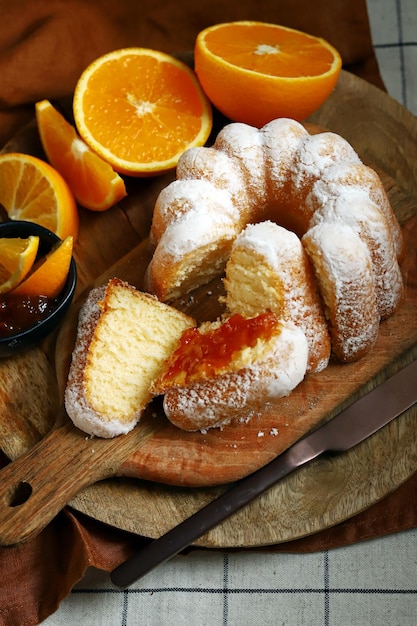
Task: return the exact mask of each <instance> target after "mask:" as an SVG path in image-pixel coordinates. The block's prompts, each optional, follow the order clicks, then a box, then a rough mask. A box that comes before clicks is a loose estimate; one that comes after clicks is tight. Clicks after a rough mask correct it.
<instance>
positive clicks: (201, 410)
mask: <svg viewBox="0 0 417 626" xmlns="http://www.w3.org/2000/svg"><path fill="white" fill-rule="evenodd" d="M279 327H280V330H279V332H278V333H277V334H276V335H274V336H273V337H272V338H271V339H270V341H269V342H268V343H267V344H266V345H265V346H264V348H263V354H262V356H261V357H260V356H259V353H258V350H256V351H255V350H254V351H253V352H254V353H255V354H256V358H254V359H253V360H252V359H251V353H252V351H251V350H249V351H246V354H247V364H246V365H245V366H243V367H240V369H238V370H235V369H234V368H233V363H231V371H230V372H228V373H227V374H224V375H222V376H217V377H216V378H213V379H210V380H203V381H202V382H196V383H193V384H191V385H188V386H187V387H175V388H172V389H170V390H168V391H167V392H166V394H165V396H164V410H165V413H166V415H167V417H168V419H169V420H170V421H171V422H172V423H173V424H175V425H176V426H178V427H179V428H181V429H184V430H190V431H195V430H206V429H208V428H215V427H221V426H224V425H226V424H228V423H230V422H231V421H232V420H235V419H239V420H243V421H246V420H248V419H250V418H251V417H252V416H253V415H256V414H257V413H260V412H261V411H263V410H264V409H265V405H266V404H267V403H268V402H271V401H273V400H276V399H278V398H281V397H283V396H286V395H288V394H289V393H291V391H292V390H293V389H294V388H295V387H296V386H297V385H298V384H299V383H300V382H301V381H302V380H303V378H304V376H305V372H306V367H307V355H308V346H307V340H306V338H305V335H304V333H303V332H302V331H301V329H299V328H297V327H296V326H294V324H292V323H291V322H288V323H285V322H281V323H280V325H279Z"/></svg>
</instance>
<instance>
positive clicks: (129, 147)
mask: <svg viewBox="0 0 417 626" xmlns="http://www.w3.org/2000/svg"><path fill="white" fill-rule="evenodd" d="M73 112H74V120H75V124H76V126H77V129H78V132H79V133H80V135H81V137H82V138H83V139H84V141H85V142H86V143H87V144H88V145H89V146H90V148H91V149H92V150H94V152H96V153H97V154H99V155H100V156H101V157H102V158H103V159H104V160H105V161H107V162H108V163H110V164H111V165H112V167H113V168H114V169H115V170H116V171H117V172H120V173H122V174H127V175H132V176H146V175H148V176H149V175H153V174H159V173H162V172H165V171H169V170H171V169H173V168H175V166H176V164H177V161H178V159H179V157H180V155H181V154H182V153H183V152H184V150H186V149H187V148H191V147H193V146H200V145H203V144H204V143H205V142H206V140H207V138H208V136H209V134H210V131H211V127H212V114H211V105H210V103H209V101H208V99H207V97H206V96H205V94H204V93H203V91H202V89H201V87H200V85H199V82H198V80H197V77H196V75H195V74H194V72H193V71H192V70H191V69H190V68H189V67H188V66H187V65H185V64H184V63H182V62H181V61H179V60H177V59H176V58H174V57H172V56H170V55H168V54H165V53H163V52H158V51H156V50H149V49H147V48H125V49H121V50H115V51H113V52H110V53H109V54H106V55H104V56H102V57H100V58H98V59H96V60H95V61H94V62H93V63H92V64H91V65H90V66H89V67H87V69H86V70H85V71H84V72H83V74H82V75H81V77H80V78H79V80H78V83H77V85H76V88H75V93H74V101H73Z"/></svg>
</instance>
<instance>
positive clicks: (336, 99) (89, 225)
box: [0, 72, 417, 548]
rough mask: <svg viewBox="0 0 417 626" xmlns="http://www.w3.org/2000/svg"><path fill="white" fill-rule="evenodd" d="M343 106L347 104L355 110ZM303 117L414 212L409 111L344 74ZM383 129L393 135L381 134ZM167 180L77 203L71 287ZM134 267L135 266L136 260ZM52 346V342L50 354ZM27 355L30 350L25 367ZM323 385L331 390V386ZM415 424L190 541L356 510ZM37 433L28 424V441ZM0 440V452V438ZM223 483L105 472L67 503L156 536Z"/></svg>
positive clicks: (246, 542) (250, 537)
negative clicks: (82, 205) (343, 141)
mask: <svg viewBox="0 0 417 626" xmlns="http://www.w3.org/2000/svg"><path fill="white" fill-rule="evenodd" d="M351 111H355V115H354V116H352V114H351V113H349V112H351ZM311 121H312V122H313V123H315V124H318V125H319V126H321V127H324V128H328V129H330V130H333V131H336V132H338V133H340V134H341V135H343V136H345V137H346V138H347V139H349V141H350V142H351V143H352V144H353V146H354V147H355V148H356V150H357V151H358V153H359V154H360V155H361V156H362V158H363V159H364V160H365V161H367V162H369V163H371V164H372V165H376V166H377V168H379V169H380V171H381V175H383V180H384V183H385V184H386V186H387V190H388V192H389V194H390V197H391V201H392V203H393V206H395V207H396V208H397V209H398V210H399V211H400V215H399V218H400V220H401V221H402V222H405V221H406V220H407V219H408V218H410V217H412V216H415V214H416V198H417V187H416V183H415V179H417V177H416V176H415V170H416V164H417V147H416V146H417V141H416V139H417V125H416V121H415V118H414V117H413V116H412V115H411V114H410V113H408V112H407V111H405V110H404V109H403V108H402V107H401V106H400V105H398V104H397V103H395V102H394V101H392V100H391V99H390V98H389V97H388V96H386V95H385V94H384V93H383V92H381V91H380V90H378V89H376V88H375V87H373V86H371V85H369V84H368V83H365V82H364V81H362V80H360V79H358V78H356V77H354V76H351V75H349V74H346V73H345V72H343V73H342V76H341V79H340V82H339V85H338V87H337V89H336V90H335V92H334V94H333V95H332V96H331V98H330V99H329V100H328V102H327V103H326V104H325V105H324V107H323V108H322V109H321V110H320V111H319V112H318V113H317V114H316V115H315V116H314V117H313V118H312V119H311ZM387 129H389V130H390V132H392V133H393V134H392V135H391V134H389V133H387ZM35 140H36V133H35V136H31V135H30V133H29V134H28V129H25V131H24V133H23V135H22V136H20V137H17V138H16V139H15V143H14V145H12V146H9V147H8V149H9V150H10V149H13V148H14V149H19V150H21V151H24V150H25V145H24V144H25V142H26V143H27V148H28V151H31V152H33V150H34V141H35ZM404 172H405V173H406V175H405V176H404V175H403V173H404ZM171 178H172V176H171V175H169V176H165V177H160V178H157V179H152V180H142V181H128V183H131V187H130V188H129V195H128V198H127V199H126V200H125V201H124V202H123V203H121V206H118V207H114V209H111V210H110V211H108V212H106V213H104V214H93V213H91V212H87V211H83V210H81V212H80V215H81V229H80V237H79V241H78V242H77V247H76V250H75V255H76V259H77V260H78V267H79V281H78V294H80V293H81V292H82V291H83V290H84V289H85V288H89V286H91V285H92V284H93V283H94V282H95V281H96V280H97V278H98V277H99V276H102V275H103V273H105V272H106V271H108V268H109V266H112V265H113V264H114V263H116V264H117V263H118V262H119V261H120V259H122V257H124V255H125V254H126V255H127V257H126V258H127V265H129V253H130V251H132V249H135V246H137V244H138V242H140V241H142V240H144V239H145V237H146V236H147V233H148V230H149V225H150V219H151V215H152V208H153V203H154V201H155V198H156V195H157V192H158V190H159V189H160V188H162V187H163V186H165V185H166V184H167V182H169V180H170V179H171ZM411 221H412V222H413V224H414V227H413V230H412V233H411V234H412V236H413V237H414V239H415V236H414V235H415V233H417V218H416V219H414V217H412V220H411ZM409 249H410V246H409ZM411 250H412V251H413V252H412V254H413V257H412V259H411V261H410V263H411V267H412V268H413V272H412V281H413V283H412V284H413V289H412V290H411V291H412V292H413V298H412V300H411V301H408V302H407V303H406V306H405V307H404V308H403V309H402V311H403V313H402V315H403V317H404V324H403V325H404V329H403V328H401V330H400V331H399V330H398V329H399V326H398V324H399V317H398V316H397V317H396V319H395V320H394V322H393V326H391V325H390V324H387V325H384V330H383V332H382V335H383V338H382V345H384V341H385V343H386V342H387V341H388V343H389V344H390V346H391V352H390V353H389V354H390V355H391V356H392V360H394V361H395V363H394V365H395V367H397V366H398V365H400V364H401V363H405V361H406V360H407V359H409V358H412V357H413V356H414V358H415V355H416V353H417V347H416V344H417V316H416V315H415V312H416V308H417V304H416V303H417V295H415V294H417V288H414V287H416V285H417V280H416V277H417V270H416V271H414V270H415V269H416V267H417V260H416V258H415V253H414V248H413V247H412V246H411ZM122 260H123V259H122ZM136 262H137V259H136ZM410 263H409V265H410ZM124 265H125V266H126V263H125V264H124ZM134 270H135V271H136V272H137V265H136V264H135V266H134ZM400 317H401V315H400ZM400 326H401V324H400ZM390 330H391V331H392V332H391V334H390ZM397 330H398V334H396V332H397ZM60 347H61V348H62V345H61V346H60V344H59V342H58V350H57V355H58V361H59V354H60V352H59V350H60ZM406 352H408V354H407V355H405V353H406ZM383 357H384V355H383V354H382V351H381V350H378V349H377V350H376V351H374V353H373V355H372V356H370V357H369V358H372V359H373V360H372V368H374V369H375V368H376V369H375V372H377V371H378V368H379V367H380V366H381V367H382V366H384V367H386V366H387V361H386V358H385V361H384V360H383ZM385 357H386V355H385ZM381 359H382V360H381ZM29 360H30V359H29V357H28V367H29V365H30V364H29ZM367 364H368V365H369V362H366V363H365V367H364V368H363V370H362V369H361V367H359V370H360V371H362V373H363V378H360V376H359V375H357V376H356V378H357V380H356V379H355V380H354V381H352V380H350V381H349V384H350V385H352V383H355V385H354V387H355V388H358V386H360V383H361V381H362V382H364V381H365V380H368V378H367V375H368V373H369V372H368V369H369V368H368V367H367ZM372 368H371V369H372ZM58 371H59V363H58ZM375 372H373V373H375ZM351 376H352V370H351ZM353 377H354V378H355V375H354V374H353ZM332 385H334V386H335V383H334V382H333V383H332ZM337 386H339V385H337ZM347 386H349V385H347ZM329 392H330V395H331V394H332V390H331V389H329ZM334 393H336V389H334ZM348 395H349V394H348ZM44 402H45V403H46V404H47V403H48V398H44ZM48 410H49V416H50V417H49V421H48V425H51V410H50V407H49V408H48ZM415 424H416V420H415V412H414V411H410V412H408V414H406V415H404V416H402V417H401V418H400V419H399V420H397V421H395V422H394V423H393V424H391V425H389V426H388V427H386V428H385V429H383V431H381V432H380V433H378V434H377V435H375V436H374V437H372V438H371V439H370V440H369V441H367V442H365V443H364V444H362V445H361V446H359V447H357V448H356V449H354V450H352V451H351V452H349V453H347V454H345V455H343V456H341V457H338V458H333V459H322V460H319V461H316V462H314V463H313V464H311V465H310V466H308V467H306V468H304V469H302V470H300V471H299V472H297V473H296V474H294V475H293V476H291V477H289V478H288V479H286V480H285V481H283V482H281V483H280V484H279V485H277V486H276V487H275V488H274V489H272V490H271V491H270V492H268V493H267V494H265V495H264V496H263V497H262V498H260V499H258V500H257V501H256V502H254V503H252V505H250V506H249V507H247V508H245V509H244V510H243V511H241V512H240V513H238V514H236V515H234V516H233V517H232V518H231V519H229V520H227V521H226V522H224V523H223V524H222V525H220V526H218V527H217V528H216V529H214V530H213V531H211V532H210V533H209V534H208V535H207V536H205V537H203V538H202V539H201V540H200V541H199V542H198V544H199V545H202V546H207V547H215V548H227V547H249V546H262V545H271V544H274V543H281V542H285V541H290V540H292V539H295V538H298V537H301V536H305V535H308V534H311V533H313V532H317V531H319V530H322V529H324V528H327V527H329V526H332V525H334V524H336V523H338V522H340V521H343V520H344V519H347V518H348V517H351V516H353V515H355V514H356V513H358V512H360V511H361V510H363V509H365V508H367V507H369V506H370V505H372V504H373V503H374V502H376V501H378V500H380V499H381V498H383V497H384V496H385V495H387V494H388V493H390V492H391V491H393V490H394V489H396V488H397V487H398V486H399V485H400V484H401V483H402V482H404V481H405V480H406V479H407V478H408V477H409V476H410V475H411V474H413V473H414V472H415V470H416V469H417V446H416V443H417V436H416V435H417V433H416V425H415ZM24 431H25V428H24V424H23V423H22V432H24ZM32 431H33V428H32ZM0 434H1V433H0ZM43 434H44V432H43V433H41V435H43ZM37 437H38V433H37V432H36V433H35V434H34V440H33V442H32V445H33V443H35V441H36V439H37ZM0 447H2V448H3V450H5V446H4V444H3V443H2V441H0ZM25 447H26V448H27V447H30V445H29V444H27V443H22V441H20V440H18V441H17V442H16V447H15V451H14V452H13V453H9V456H10V458H13V457H17V456H19V455H20V454H21V453H22V452H24V449H25ZM5 451H6V453H8V452H7V450H5ZM140 475H141V476H143V474H140ZM152 480H153V479H152ZM212 484H214V483H212ZM224 489H225V487H224V486H216V487H210V488H209V487H203V488H192V489H191V488H183V487H173V486H167V485H164V484H158V483H155V482H147V481H144V480H138V479H137V478H135V479H133V478H132V479H129V478H113V479H107V480H105V481H102V482H101V483H97V484H95V485H93V486H91V487H88V488H85V489H84V490H83V491H82V492H80V493H79V494H78V495H77V497H75V498H74V499H73V500H71V502H70V505H71V506H72V507H73V508H75V509H77V510H79V511H81V512H83V513H85V514H87V515H89V516H91V517H93V518H96V519H98V520H100V521H103V522H105V523H107V524H110V525H112V526H115V527H117V528H121V529H124V530H128V531H130V532H134V533H137V534H140V535H145V536H149V537H157V536H159V535H160V534H162V533H163V532H165V531H166V530H168V529H169V528H170V527H172V526H173V525H175V524H177V523H178V522H180V521H182V520H183V519H184V518H186V517H188V516H189V515H191V514H192V513H193V512H194V511H195V510H196V509H198V508H200V507H201V506H203V505H204V504H205V503H206V502H207V501H209V500H210V499H212V498H214V497H216V495H218V494H219V493H221V492H222V491H223V490H224Z"/></svg>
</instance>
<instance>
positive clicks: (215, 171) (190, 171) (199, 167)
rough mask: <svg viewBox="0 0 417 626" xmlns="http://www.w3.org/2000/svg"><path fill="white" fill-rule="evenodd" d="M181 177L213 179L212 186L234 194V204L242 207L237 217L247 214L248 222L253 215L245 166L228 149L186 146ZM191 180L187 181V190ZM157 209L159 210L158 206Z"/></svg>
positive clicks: (179, 168) (239, 207) (179, 177)
mask: <svg viewBox="0 0 417 626" xmlns="http://www.w3.org/2000/svg"><path fill="white" fill-rule="evenodd" d="M177 179H178V180H190V181H191V180H194V179H195V180H201V179H203V180H206V181H209V182H210V184H211V185H212V187H215V188H217V189H222V190H224V191H225V192H227V193H228V194H229V195H230V198H231V201H232V203H233V206H234V207H236V209H237V211H238V216H237V220H240V213H242V214H243V216H242V217H243V223H244V224H245V223H246V222H247V221H248V220H249V219H251V217H252V214H251V205H250V202H249V198H248V194H247V190H246V185H245V179H244V175H243V173H242V169H241V168H240V167H239V165H238V163H237V162H236V160H235V159H233V158H231V157H229V155H227V154H226V153H225V152H222V151H221V150H216V149H215V148H208V147H205V146H201V147H197V148H190V149H189V150H186V151H185V152H184V153H183V154H182V155H181V157H180V158H179V161H178V165H177ZM188 184H189V183H186V185H185V188H186V189H187V190H188ZM155 211H158V209H157V207H156V206H155Z"/></svg>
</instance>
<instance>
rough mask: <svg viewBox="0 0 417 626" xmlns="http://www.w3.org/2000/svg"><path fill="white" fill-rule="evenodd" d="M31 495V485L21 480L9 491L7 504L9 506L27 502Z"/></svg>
mask: <svg viewBox="0 0 417 626" xmlns="http://www.w3.org/2000/svg"><path fill="white" fill-rule="evenodd" d="M31 495H32V485H31V484H30V483H26V482H24V481H22V482H20V483H18V484H17V485H16V486H15V487H14V489H13V490H12V491H11V492H10V493H9V500H8V505H9V506H11V507H15V506H20V505H21V504H24V503H25V502H27V501H28V500H29V498H30V496H31Z"/></svg>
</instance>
